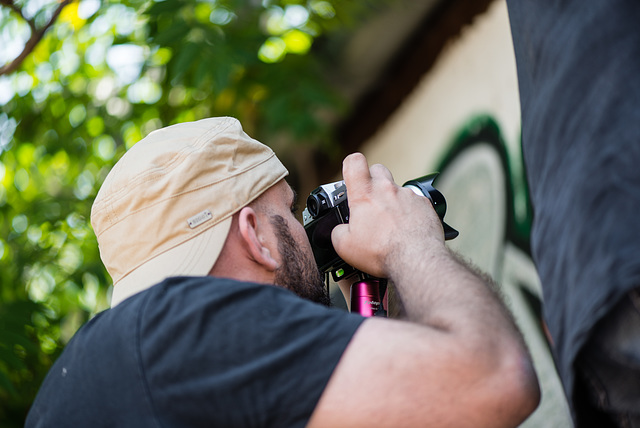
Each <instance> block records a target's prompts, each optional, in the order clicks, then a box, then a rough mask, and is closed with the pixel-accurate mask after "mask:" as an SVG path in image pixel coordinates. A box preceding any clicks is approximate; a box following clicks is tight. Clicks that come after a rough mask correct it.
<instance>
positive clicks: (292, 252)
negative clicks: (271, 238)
mask: <svg viewBox="0 0 640 428" xmlns="http://www.w3.org/2000/svg"><path fill="white" fill-rule="evenodd" d="M271 224H272V226H273V227H274V229H275V231H276V236H277V238H278V250H279V251H280V256H281V257H282V264H281V266H280V267H279V268H278V269H277V270H276V276H275V283H276V285H279V286H281V287H284V288H287V289H289V290H291V291H293V292H294V293H296V294H297V295H298V296H300V297H303V298H305V299H308V300H311V301H312V302H316V303H320V304H322V305H325V306H329V305H330V304H331V299H330V298H329V295H328V293H327V291H326V289H325V286H324V282H323V281H322V275H321V273H320V271H319V270H318V267H317V266H316V263H315V261H314V260H313V258H310V257H309V256H308V254H307V253H306V252H304V251H302V250H301V249H300V247H299V246H298V244H297V243H296V241H295V239H293V236H292V235H291V232H290V231H289V226H288V225H287V223H286V221H285V220H284V218H282V217H281V216H279V215H273V216H271Z"/></svg>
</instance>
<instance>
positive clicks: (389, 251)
mask: <svg viewBox="0 0 640 428" xmlns="http://www.w3.org/2000/svg"><path fill="white" fill-rule="evenodd" d="M343 177H344V181H345V183H346V186H347V192H348V196H349V211H350V217H349V223H348V224H343V225H339V226H337V227H336V228H335V229H334V230H333V233H332V235H331V238H332V241H333V245H334V248H335V250H336V252H337V253H338V255H340V257H342V259H343V260H344V261H345V262H347V263H349V264H350V265H351V266H354V267H355V268H357V269H359V270H361V271H363V272H366V273H369V274H371V275H374V276H377V277H381V278H389V277H390V276H392V275H393V271H394V268H398V267H400V268H401V267H402V266H401V261H402V260H403V258H402V257H399V256H400V255H401V254H402V253H406V252H408V251H410V252H412V253H415V254H427V253H429V252H433V251H443V250H444V233H443V229H442V224H441V222H440V219H439V218H438V215H437V214H436V212H435V210H434V209H433V206H432V205H431V202H430V201H429V199H428V198H426V197H421V196H418V195H416V194H415V193H414V192H413V191H411V190H410V189H406V188H403V187H400V186H398V185H397V184H395V182H394V181H393V177H392V175H391V172H389V170H388V169H387V168H385V167H384V166H382V165H379V164H376V165H373V166H371V168H369V166H368V164H367V160H366V159H365V157H364V156H363V155H362V154H360V153H355V154H352V155H350V156H348V157H347V158H346V159H345V160H344V164H343Z"/></svg>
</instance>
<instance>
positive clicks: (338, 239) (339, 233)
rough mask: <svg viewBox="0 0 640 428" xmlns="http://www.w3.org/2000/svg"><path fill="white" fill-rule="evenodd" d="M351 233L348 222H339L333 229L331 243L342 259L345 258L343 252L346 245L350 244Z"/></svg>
mask: <svg viewBox="0 0 640 428" xmlns="http://www.w3.org/2000/svg"><path fill="white" fill-rule="evenodd" d="M349 233H350V231H349V224H348V223H346V224H339V225H337V226H336V227H334V228H333V230H332V231H331V243H332V244H333V249H334V250H336V253H338V255H339V256H340V257H341V258H342V259H344V256H343V255H342V253H343V252H344V250H345V247H346V246H348V242H349ZM345 261H346V260H345Z"/></svg>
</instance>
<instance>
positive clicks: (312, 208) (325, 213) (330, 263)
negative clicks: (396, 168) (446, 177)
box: [302, 173, 458, 281]
mask: <svg viewBox="0 0 640 428" xmlns="http://www.w3.org/2000/svg"><path fill="white" fill-rule="evenodd" d="M437 176H438V173H434V174H429V175H425V176H424V177H420V178H416V179H415V180H409V181H407V182H406V183H405V184H404V185H403V187H407V188H409V189H411V190H413V192H414V193H416V194H417V195H420V196H424V197H426V198H429V200H430V201H431V203H432V204H433V207H434V208H435V210H436V213H437V214H438V217H439V218H440V221H441V222H442V227H443V229H444V236H445V239H447V240H449V239H453V238H455V237H456V236H458V231H457V230H455V229H453V228H452V227H451V226H449V225H448V224H446V223H445V222H444V215H445V213H446V211H447V202H446V200H445V198H444V196H443V195H442V193H440V192H439V191H438V190H436V189H435V188H434V187H433V181H434V180H435V178H436V177H437ZM302 221H303V225H304V228H305V231H306V232H307V236H308V238H309V242H310V243H311V248H312V249H313V255H314V257H315V261H316V264H317V265H318V268H319V269H320V271H321V272H322V273H323V274H328V273H331V275H332V276H333V279H334V281H338V280H340V279H345V278H347V277H349V276H351V275H352V274H353V273H355V272H357V271H356V270H355V269H354V268H353V267H351V266H349V265H348V264H347V263H346V262H344V261H343V260H342V259H341V258H340V256H338V254H337V253H336V251H335V250H334V248H333V244H332V243H331V231H332V230H333V228H334V227H336V226H337V225H339V224H343V223H348V222H349V204H348V200H347V187H346V185H345V184H344V181H336V182H334V183H328V184H323V185H321V186H319V187H318V188H316V189H315V190H314V191H312V192H311V194H310V195H309V197H308V198H307V206H306V208H305V209H304V211H303V212H302ZM372 232H373V231H372Z"/></svg>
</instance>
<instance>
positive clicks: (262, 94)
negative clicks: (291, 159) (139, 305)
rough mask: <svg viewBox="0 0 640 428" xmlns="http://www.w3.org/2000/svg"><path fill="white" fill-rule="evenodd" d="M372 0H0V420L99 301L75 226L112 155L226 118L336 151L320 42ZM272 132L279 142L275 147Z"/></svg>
mask: <svg viewBox="0 0 640 428" xmlns="http://www.w3.org/2000/svg"><path fill="white" fill-rule="evenodd" d="M384 3H385V2H384V0H377V1H373V0H370V1H365V2H351V1H339V0H326V1H325V0H309V1H295V0H271V1H269V0H263V1H255V0H226V1H223V0H211V1H195V0H180V1H173V0H171V1H169V0H167V1H163V2H151V1H136V0H132V1H115V2H108V3H100V2H99V1H98V0H83V1H81V2H71V3H69V4H68V5H63V7H62V8H61V13H60V14H59V16H57V15H55V13H56V10H57V9H60V5H61V4H62V3H60V2H57V1H48V0H23V1H15V2H11V1H8V0H3V1H2V2H0V45H2V46H3V49H2V51H0V65H6V64H9V63H11V62H12V61H13V60H14V59H15V58H17V57H18V56H19V55H20V54H21V52H22V51H23V49H24V46H25V45H28V44H29V43H30V40H34V39H33V36H34V29H36V30H37V29H38V28H43V26H45V25H47V24H48V23H51V24H52V25H51V27H50V28H49V30H48V31H46V32H44V36H43V37H42V38H41V39H40V40H38V42H37V44H35V45H34V49H33V50H32V51H30V52H29V54H28V55H26V58H25V59H24V60H23V61H22V62H21V64H20V66H19V67H18V68H17V70H16V71H14V72H11V73H9V74H6V75H3V76H0V107H1V111H0V285H1V287H0V425H2V426H3V427H4V426H6V427H9V426H22V424H23V421H24V417H25V415H26V412H27V411H28V408H29V406H30V403H31V402H32V400H33V398H34V396H35V394H36V392H37V389H38V386H39V385H40V383H41V382H42V380H43V378H44V375H45V374H46V372H47V370H48V368H49V367H50V366H51V364H52V362H53V361H55V358H56V357H57V356H58V355H59V353H60V352H61V350H62V348H63V347H64V345H65V344H66V343H67V341H68V340H69V339H70V338H71V336H72V335H73V334H74V332H75V331H76V330H77V329H78V328H79V326H81V325H82V324H83V323H84V322H86V321H87V320H88V319H89V318H90V317H91V316H92V315H94V314H95V313H97V312H98V311H101V310H103V309H105V308H107V307H108V298H109V297H108V296H109V293H110V288H109V287H110V286H109V284H110V278H109V276H108V274H107V273H106V271H105V270H104V268H103V266H102V264H101V262H100V258H99V254H98V248H97V243H96V240H95V237H94V235H93V231H92V229H91V226H90V224H89V213H90V209H91V203H92V200H93V198H94V196H95V194H96V192H97V190H98V188H99V186H100V183H101V182H102V180H103V179H104V178H105V176H106V174H107V173H108V171H109V169H110V168H111V166H112V165H113V164H114V162H115V161H116V160H117V159H118V158H119V157H120V156H121V155H122V154H123V153H124V152H125V151H126V149H127V148H130V147H131V146H132V145H133V144H135V143H136V141H138V140H139V139H141V138H142V137H143V136H144V135H146V134H147V133H149V132H150V131H152V130H154V129H157V128H160V127H163V126H167V125H169V124H172V123H176V122H184V121H190V120H197V119H201V118H204V117H208V116H219V115H229V116H235V117H238V118H239V119H240V120H241V121H242V123H243V125H244V127H245V129H246V130H247V132H249V133H250V134H251V135H253V136H255V137H257V138H259V139H261V140H262V141H265V142H277V144H285V146H286V145H287V144H292V142H294V141H299V142H303V143H306V144H312V145H314V146H316V147H318V148H321V149H322V150H324V151H325V152H331V150H332V149H333V148H335V142H334V141H333V140H332V135H331V126H330V121H328V120H327V118H332V117H334V118H335V117H337V116H339V115H340V113H341V112H343V111H344V108H345V105H344V103H343V102H342V101H341V100H340V97H339V96H338V95H337V94H335V93H334V92H333V91H332V90H331V88H330V86H329V85H328V84H327V83H326V81H325V80H324V79H323V75H325V73H326V71H327V70H328V69H330V68H331V66H332V63H331V61H332V58H331V52H330V49H327V48H326V46H329V44H327V43H324V46H325V47H324V48H323V40H326V39H328V36H329V35H331V34H338V33H339V32H341V31H344V30H345V28H348V27H349V26H351V25H354V24H357V23H358V22H360V21H361V20H363V19H364V18H365V17H366V14H367V13H369V12H370V11H371V10H372V9H376V8H378V7H380V6H381V5H382V4H384ZM283 142H284V143H283Z"/></svg>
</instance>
